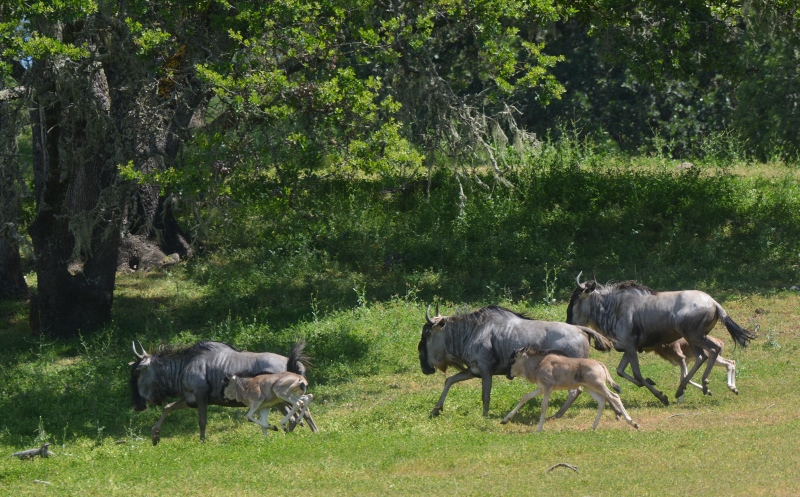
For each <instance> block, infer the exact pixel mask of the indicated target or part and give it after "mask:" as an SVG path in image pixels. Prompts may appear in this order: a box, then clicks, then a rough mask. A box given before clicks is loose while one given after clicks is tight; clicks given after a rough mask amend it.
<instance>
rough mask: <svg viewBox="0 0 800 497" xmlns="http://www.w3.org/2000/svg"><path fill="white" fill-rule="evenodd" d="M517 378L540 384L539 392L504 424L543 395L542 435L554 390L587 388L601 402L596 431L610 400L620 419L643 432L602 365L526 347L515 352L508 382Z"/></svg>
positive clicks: (529, 396)
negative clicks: (533, 399)
mask: <svg viewBox="0 0 800 497" xmlns="http://www.w3.org/2000/svg"><path fill="white" fill-rule="evenodd" d="M516 376H521V377H523V378H525V379H526V380H528V381H530V382H531V383H534V384H536V386H537V387H538V388H536V390H534V391H533V392H530V393H527V394H525V395H523V396H522V398H521V399H520V401H519V404H517V406H516V407H515V408H514V409H513V410H512V411H511V412H510V413H508V416H506V417H505V418H503V421H501V424H506V423H508V422H509V421H511V418H513V417H514V415H515V414H517V411H519V408H520V407H522V406H523V405H525V403H526V402H528V401H529V400H531V399H532V398H534V397H536V396H539V395H542V414H541V416H540V417H539V427H538V428H536V431H542V427H543V426H544V419H545V416H546V414H547V404H548V403H549V402H550V394H551V393H552V392H553V390H571V389H575V388H578V387H585V388H586V390H587V391H588V392H589V395H591V396H592V398H593V399H594V400H596V401H597V417H596V418H595V420H594V424H593V425H592V429H593V430H595V429H597V424H598V423H600V417H601V416H602V415H603V409H604V408H605V406H606V400H607V401H608V402H609V404H611V406H612V407H613V408H614V411H615V412H616V413H617V419H619V417H620V416H622V417H623V418H625V421H627V422H628V424H629V425H631V426H633V427H634V428H636V429H638V428H639V425H637V424H636V423H635V422H634V421H633V420H632V419H631V417H630V416H629V415H628V412H627V411H626V410H625V406H623V405H622V400H621V399H620V398H619V395H617V394H615V393H614V392H612V391H611V390H609V389H608V387H607V386H606V383H608V384H609V385H611V387H612V388H614V390H616V391H617V392H621V391H622V390H621V389H620V388H619V385H617V384H616V383H615V382H614V380H612V379H611V374H610V373H609V372H608V368H606V365H605V364H603V363H602V362H599V361H595V360H594V359H584V358H582V357H565V356H563V355H561V354H560V353H558V352H554V351H552V350H537V349H535V348H533V347H525V348H522V349H519V350H515V351H514V354H513V355H512V356H511V367H510V368H509V370H508V379H513V378H514V377H516Z"/></svg>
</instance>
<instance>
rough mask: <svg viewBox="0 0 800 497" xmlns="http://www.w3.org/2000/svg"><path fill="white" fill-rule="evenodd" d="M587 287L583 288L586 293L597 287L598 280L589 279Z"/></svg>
mask: <svg viewBox="0 0 800 497" xmlns="http://www.w3.org/2000/svg"><path fill="white" fill-rule="evenodd" d="M585 285H586V287H585V288H584V289H583V292H584V293H592V292H593V291H594V290H595V288H597V281H595V280H589V281H587V282H586V284H585Z"/></svg>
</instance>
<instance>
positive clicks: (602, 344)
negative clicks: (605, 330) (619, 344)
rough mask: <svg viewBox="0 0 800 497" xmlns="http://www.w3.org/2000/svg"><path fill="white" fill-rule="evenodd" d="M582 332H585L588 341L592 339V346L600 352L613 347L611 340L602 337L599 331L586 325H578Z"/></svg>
mask: <svg viewBox="0 0 800 497" xmlns="http://www.w3.org/2000/svg"><path fill="white" fill-rule="evenodd" d="M578 328H580V329H581V331H582V332H584V333H586V337H587V338H588V339H589V342H591V341H592V339H594V348H595V349H596V350H599V351H600V352H608V351H609V350H611V348H612V347H613V344H612V343H611V340H609V339H608V338H606V337H604V336H603V335H601V334H600V333H598V332H596V331H594V330H593V329H591V328H587V327H586V326H578Z"/></svg>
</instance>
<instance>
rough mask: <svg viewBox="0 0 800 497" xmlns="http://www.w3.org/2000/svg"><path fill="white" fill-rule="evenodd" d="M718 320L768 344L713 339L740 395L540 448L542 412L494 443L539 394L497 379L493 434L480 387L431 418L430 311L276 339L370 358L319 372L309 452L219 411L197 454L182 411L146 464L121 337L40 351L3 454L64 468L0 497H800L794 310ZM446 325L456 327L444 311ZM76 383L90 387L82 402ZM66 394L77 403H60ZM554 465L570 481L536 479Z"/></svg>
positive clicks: (658, 371) (783, 298)
mask: <svg viewBox="0 0 800 497" xmlns="http://www.w3.org/2000/svg"><path fill="white" fill-rule="evenodd" d="M128 278H133V277H126V278H123V281H122V282H121V286H123V287H124V286H125V285H126V283H127V281H125V280H126V279H128ZM163 279H165V277H163V276H162V280H163ZM507 304H508V305H514V304H513V303H507ZM724 305H725V307H726V308H727V309H728V311H729V312H730V313H731V314H732V315H733V316H734V318H735V319H737V320H738V321H739V322H741V323H744V324H746V325H748V326H750V327H753V326H754V325H755V324H758V325H759V327H760V329H761V334H762V338H761V339H759V340H757V341H755V342H754V343H752V344H751V347H750V348H748V349H747V350H744V351H743V350H741V349H736V350H734V348H733V345H732V343H731V341H730V339H729V338H728V337H727V334H726V333H725V331H724V328H722V327H721V326H719V327H718V329H717V330H716V331H715V335H716V336H719V337H724V338H725V342H726V350H725V356H726V357H728V358H733V359H735V360H736V361H737V364H738V373H739V374H738V376H737V384H738V387H739V390H740V392H741V395H739V396H735V395H734V394H732V393H731V392H729V391H728V390H727V388H726V387H725V375H724V372H723V371H722V370H719V369H717V370H715V371H714V372H713V373H712V378H711V388H712V391H713V393H714V395H713V396H711V397H703V396H702V394H701V393H700V392H699V391H697V390H695V389H692V390H689V391H688V392H687V400H686V402H685V403H684V404H673V405H671V406H669V407H662V406H661V405H660V403H659V402H658V401H657V400H656V399H655V398H653V397H652V396H651V395H650V394H649V393H648V392H647V391H645V390H640V389H635V388H634V387H632V386H631V385H630V384H628V383H625V382H620V383H621V385H622V387H623V395H622V398H623V401H624V403H625V405H626V407H627V408H628V410H629V412H630V414H631V416H632V417H633V418H634V419H635V420H636V421H637V422H638V423H639V424H640V425H641V429H640V430H639V431H635V430H632V429H631V428H630V427H628V426H627V425H626V424H625V423H623V422H616V421H614V418H613V416H612V414H611V413H610V412H609V411H606V413H605V415H604V418H603V420H602V421H601V424H600V426H599V428H598V430H597V431H596V432H592V431H591V430H590V426H591V423H592V421H593V419H594V415H595V412H596V404H595V403H594V402H593V401H592V400H591V399H590V398H589V397H588V396H585V395H584V396H582V397H581V398H580V399H579V400H578V401H577V402H576V405H575V407H573V408H572V409H571V410H570V411H568V413H567V414H566V416H565V417H564V418H562V419H560V420H549V421H548V422H547V423H546V424H545V429H544V432H542V433H538V434H537V433H535V432H534V431H533V430H534V429H535V427H536V422H537V421H538V415H539V409H538V401H536V400H534V401H532V402H531V403H530V405H528V406H526V407H525V408H523V409H522V410H521V412H520V413H519V414H518V415H517V417H516V418H515V419H514V420H513V421H512V422H511V423H509V424H508V425H500V423H499V421H500V419H501V417H502V416H503V415H505V414H506V413H507V412H508V411H509V410H510V409H511V408H512V407H513V406H514V404H515V403H516V401H517V400H518V399H519V397H520V396H521V395H522V394H523V393H525V392H527V391H529V390H530V388H531V386H530V385H528V384H526V383H524V382H522V381H520V380H514V381H513V382H509V381H507V380H505V379H504V378H496V379H495V387H494V390H493V396H492V404H491V411H490V415H489V417H488V418H483V417H482V416H481V415H480V411H481V408H480V406H481V403H480V385H479V382H478V381H477V380H473V381H469V382H466V383H462V384H459V385H456V386H455V387H453V389H452V390H451V393H450V395H449V397H448V400H447V402H446V404H445V410H444V412H443V414H442V415H441V416H440V417H439V418H436V419H430V418H428V412H429V411H430V409H431V408H432V406H433V404H434V403H435V401H436V399H437V398H438V395H439V393H440V392H441V386H442V381H443V379H444V376H443V375H441V374H436V375H433V376H425V375H423V374H422V373H421V372H420V371H419V366H418V362H417V358H416V343H417V341H418V339H419V330H420V327H421V322H422V320H423V312H424V309H423V306H422V305H421V304H419V303H415V302H407V301H402V300H397V301H394V302H388V303H384V304H378V303H376V304H370V305H368V306H366V307H364V308H357V309H354V310H350V311H341V312H337V313H334V314H333V315H331V316H328V317H327V318H325V319H322V320H320V321H319V322H317V323H314V322H304V323H299V324H298V325H297V326H295V327H293V329H292V330H286V331H284V332H283V333H281V334H279V335H287V336H288V335H292V334H297V335H303V336H306V337H308V338H309V342H310V344H311V343H313V341H312V340H313V336H314V333H316V334H317V335H316V337H317V338H321V337H323V336H325V335H328V334H332V335H334V336H336V334H337V333H339V331H337V330H341V329H342V327H343V323H345V322H346V323H349V325H348V326H347V328H348V329H349V330H350V331H351V334H352V335H354V336H358V337H360V339H361V340H363V341H364V342H367V343H368V344H369V346H368V347H367V351H366V352H365V354H366V355H365V356H364V357H359V358H357V359H356V360H354V361H353V362H354V363H355V365H357V366H358V367H356V368H355V369H354V370H353V371H351V372H349V374H346V373H345V371H344V370H345V368H344V367H343V366H342V365H341V364H340V363H336V361H334V360H332V359H329V362H323V363H322V364H318V367H317V369H316V370H315V375H317V376H318V377H320V378H318V380H317V381H312V392H313V393H314V394H315V404H314V406H313V412H314V415H315V419H316V420H317V424H318V425H319V426H320V429H321V432H320V433H318V434H312V433H310V432H309V431H308V430H307V429H305V428H298V429H297V430H296V431H295V432H294V433H292V434H288V435H284V434H282V433H278V434H272V435H270V437H269V438H264V437H263V436H262V435H261V433H260V430H259V429H258V428H257V427H256V426H254V425H252V424H250V423H247V421H246V419H245V418H244V409H223V408H212V409H211V414H210V417H209V424H208V438H207V441H206V443H205V444H202V445H201V444H200V443H199V440H198V433H197V427H196V422H197V417H196V412H194V411H190V410H187V411H183V412H177V413H174V414H172V415H171V416H170V417H169V418H168V420H167V421H166V422H165V424H164V426H163V428H162V441H161V443H160V444H159V445H158V446H157V447H152V446H151V444H150V440H149V428H150V426H152V424H153V423H154V422H155V420H156V418H157V416H158V410H154V409H149V410H148V411H145V412H144V413H134V412H133V411H132V410H130V409H129V404H130V401H129V393H128V389H127V384H126V383H127V370H128V368H127V365H126V364H125V361H126V360H128V356H130V355H131V353H130V352H129V351H128V347H129V345H128V344H126V343H125V342H126V341H127V339H128V338H129V337H126V336H124V335H123V333H122V332H121V331H119V330H112V331H109V332H108V333H107V334H106V337H105V340H98V341H96V342H93V343H91V344H88V343H87V344H85V347H84V350H83V351H69V350H67V349H68V347H66V346H65V347H64V350H63V351H60V352H59V345H57V344H49V345H48V344H45V345H44V346H43V349H42V352H41V353H39V352H38V351H37V350H34V348H33V347H32V349H31V352H30V354H31V355H30V356H28V357H23V360H20V361H18V362H17V363H16V364H8V363H4V367H3V370H2V373H3V377H4V380H5V382H6V384H8V383H9V382H11V383H13V384H15V385H16V388H18V389H19V390H18V391H16V392H14V393H13V394H11V395H9V393H8V392H3V397H2V399H0V408H1V409H2V411H0V412H3V418H4V419H3V421H2V424H3V426H4V429H3V432H2V434H1V435H0V451H2V453H4V454H10V453H11V452H14V451H16V450H20V449H23V448H28V447H31V446H36V445H38V444H39V443H40V442H41V441H43V440H48V441H50V442H52V443H53V444H54V445H53V446H52V447H51V448H52V450H53V451H54V452H56V454H57V455H56V456H54V457H52V458H50V459H47V460H41V459H36V460H32V461H18V460H16V459H10V458H0V493H4V494H8V495H39V494H41V493H44V492H46V493H48V494H58V495H77V494H82V495H83V494H85V495H100V494H103V495H108V494H112V495H114V494H125V495H152V493H153V492H155V491H163V490H164V489H168V491H169V492H170V493H172V494H175V495H197V494H203V495H263V493H265V492H271V491H285V489H287V488H292V489H295V491H298V492H303V493H307V494H309V495H385V494H397V495H400V494H404V495H413V494H426V493H430V492H431V489H447V491H456V492H459V493H461V494H466V495H487V494H488V495H501V494H507V493H508V492H515V491H516V492H520V491H521V492H527V491H529V489H530V488H536V490H537V492H547V493H550V494H555V495H574V494H577V493H580V494H581V495H619V494H621V493H629V494H630V493H633V494H636V495H678V494H679V493H683V492H685V491H686V489H687V488H688V489H692V491H696V492H719V491H721V490H720V489H721V485H722V488H724V493H725V494H726V495H752V494H755V495H796V493H797V492H798V491H800V484H798V483H797V481H796V478H795V477H794V476H795V475H796V474H797V472H798V470H800V456H798V455H797V453H796V451H795V450H794V445H795V443H796V442H795V441H796V438H797V437H796V433H797V430H798V428H800V421H799V419H800V412H798V410H797V409H798V408H797V406H798V405H800V374H798V373H800V361H798V359H797V352H798V346H799V345H800V328H798V325H797V322H798V320H797V317H798V312H797V309H798V308H800V296H798V294H797V293H796V292H795V293H789V292H781V293H776V294H770V295H763V296H762V295H749V296H742V297H741V298H739V299H736V300H731V301H727V302H725V304H724ZM516 308H518V309H521V310H525V309H527V310H529V311H530V312H531V313H532V314H533V315H534V316H536V317H541V318H545V319H557V318H558V317H559V316H561V315H563V314H564V310H565V309H564V308H565V306H564V304H563V303H562V304H559V305H556V306H537V307H533V308H529V307H516ZM756 309H760V311H759V312H758V313H756ZM442 310H443V311H445V312H452V310H453V306H452V305H448V306H446V307H444V308H443V309H442ZM16 331H19V330H16ZM767 331H768V334H769V337H770V339H769V340H767V339H766V336H767V333H765V332H767ZM7 333H11V332H7ZM82 347H83V346H82ZM75 352H77V354H76V355H72V354H74V353H75ZM593 356H594V357H596V358H598V359H600V360H603V361H604V362H605V363H606V364H607V365H608V366H609V368H611V369H612V371H613V369H614V368H615V367H616V363H617V361H618V360H619V354H617V353H610V354H600V353H598V352H593ZM92 362H94V363H97V364H99V365H96V366H90V364H89V363H92ZM342 362H346V361H342ZM100 365H102V366H100ZM642 367H643V369H644V370H645V371H646V374H647V375H648V376H650V377H651V378H653V379H654V380H656V381H657V383H658V384H659V386H660V387H662V388H664V389H665V390H666V391H667V392H669V394H670V395H672V394H673V392H674V389H675V387H676V386H677V374H678V371H677V368H673V367H671V366H669V365H668V364H666V363H665V362H663V361H660V360H659V359H657V358H656V357H654V356H651V355H647V356H645V357H644V358H643V361H642ZM65 375H66V376H65ZM25 376H30V378H28V379H27V380H23V379H22V378H21V377H25ZM313 377H314V376H313V375H312V379H313ZM81 381H84V382H86V383H87V384H86V385H83V386H79V385H78V384H79V383H80V382H81ZM48 382H55V383H56V385H55V386H53V385H48V384H47V383H48ZM67 386H71V388H75V389H77V390H78V392H77V393H69V391H68V390H67ZM564 398H565V393H563V392H562V393H561V394H557V395H556V396H554V399H553V402H552V403H551V414H552V413H553V412H555V410H556V409H557V408H558V406H559V405H560V404H561V403H562V402H563V399H564ZM33 399H37V401H33ZM45 400H46V401H45ZM43 401H45V402H43ZM18 404H21V405H22V406H23V407H22V408H21V407H16V405H18ZM70 406H73V409H72V410H69V409H70ZM65 409H66V410H67V411H66V412H65ZM39 416H41V417H42V418H41V422H40V419H39ZM123 440H124V443H117V442H121V441H123ZM559 462H567V463H569V464H573V465H575V466H577V467H578V468H579V472H578V473H574V472H572V471H570V470H568V469H566V468H557V469H555V470H554V471H553V472H551V473H549V474H548V473H546V470H547V469H548V468H549V467H550V466H552V465H553V464H556V463H559ZM34 480H43V481H48V482H50V485H46V484H42V483H34ZM723 481H724V484H723V483H722V482H723ZM45 487H46V488H45Z"/></svg>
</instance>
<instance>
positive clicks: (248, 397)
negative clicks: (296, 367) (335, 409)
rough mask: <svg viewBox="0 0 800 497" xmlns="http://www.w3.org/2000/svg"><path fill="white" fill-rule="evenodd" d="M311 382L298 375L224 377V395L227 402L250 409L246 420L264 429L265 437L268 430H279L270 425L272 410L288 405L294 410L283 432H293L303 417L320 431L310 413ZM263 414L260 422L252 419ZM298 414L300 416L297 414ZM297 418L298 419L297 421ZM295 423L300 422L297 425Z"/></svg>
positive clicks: (283, 422)
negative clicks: (234, 402) (278, 406)
mask: <svg viewBox="0 0 800 497" xmlns="http://www.w3.org/2000/svg"><path fill="white" fill-rule="evenodd" d="M307 388H308V382H307V381H306V379H305V378H303V377H302V376H300V375H299V374H295V373H289V372H284V373H276V374H260V375H257V376H253V377H247V376H243V375H239V374H234V375H231V376H227V377H225V379H224V380H223V381H222V391H223V395H224V396H225V398H226V399H228V400H235V401H238V402H241V403H242V404H244V405H246V406H249V407H250V410H249V411H248V412H247V419H248V420H250V421H252V422H253V423H256V424H258V425H260V426H261V432H262V433H263V434H264V436H266V435H267V434H268V432H267V430H274V431H278V427H277V426H275V425H270V424H269V423H268V422H267V416H269V411H270V407H271V406H274V405H283V404H288V405H289V406H291V409H290V410H289V412H288V413H287V414H286V416H285V417H284V418H283V420H281V422H280V425H281V428H282V429H283V431H292V430H293V429H294V427H295V425H296V424H297V421H299V420H301V419H303V416H305V417H306V419H307V420H308V421H309V423H308V424H309V426H310V427H311V429H312V431H317V429H316V425H315V424H314V421H313V419H312V418H311V413H310V412H309V411H308V406H309V404H311V400H312V399H313V396H312V395H311V394H307V393H306V389H307ZM259 410H260V413H259V414H260V416H259V419H258V420H256V419H255V417H253V415H254V414H255V413H256V411H259ZM298 411H299V412H298ZM295 414H297V416H296V417H295ZM294 419H296V420H297V421H294Z"/></svg>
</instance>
